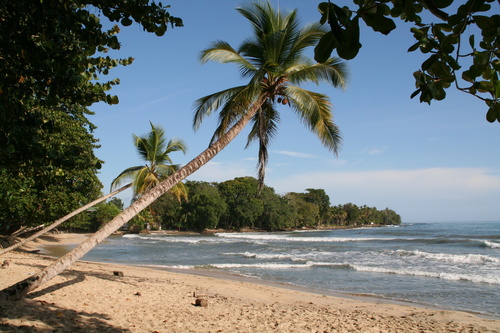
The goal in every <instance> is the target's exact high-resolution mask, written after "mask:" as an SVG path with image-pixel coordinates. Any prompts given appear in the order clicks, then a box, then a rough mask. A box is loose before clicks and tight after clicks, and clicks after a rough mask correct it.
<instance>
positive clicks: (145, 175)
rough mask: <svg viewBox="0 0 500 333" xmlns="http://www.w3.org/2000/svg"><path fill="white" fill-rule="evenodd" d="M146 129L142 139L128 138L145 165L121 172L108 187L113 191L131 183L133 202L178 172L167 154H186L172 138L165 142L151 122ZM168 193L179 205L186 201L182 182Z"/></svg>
mask: <svg viewBox="0 0 500 333" xmlns="http://www.w3.org/2000/svg"><path fill="white" fill-rule="evenodd" d="M150 125H151V132H149V133H148V134H147V135H146V136H142V137H139V136H137V135H135V134H133V135H132V137H133V141H134V146H135V147H136V148H137V151H138V153H139V155H140V156H141V158H142V159H143V160H145V161H146V162H148V164H145V165H138V166H134V167H130V168H127V169H125V170H124V171H122V173H120V174H119V175H118V177H116V178H115V179H114V180H113V182H112V183H111V189H114V188H116V187H118V186H119V185H121V184H123V183H124V182H129V181H132V184H133V191H134V199H137V198H138V197H140V196H141V195H142V194H143V193H145V192H146V191H148V190H149V189H151V188H153V187H155V186H156V185H158V184H159V183H160V182H161V181H162V180H165V179H166V178H167V177H168V176H170V175H172V174H173V173H174V172H175V171H177V170H178V169H179V168H180V166H179V165H177V164H173V163H172V159H171V158H170V153H173V152H176V151H182V152H183V153H185V152H186V145H185V144H184V142H183V141H182V140H181V139H177V138H173V139H170V140H169V141H167V138H166V135H165V130H164V129H163V128H161V127H159V126H155V125H153V124H152V123H151V122H150ZM170 192H171V193H172V194H173V195H174V196H175V197H176V198H177V200H179V201H181V200H182V199H186V200H187V191H186V188H185V187H184V184H183V183H182V182H179V183H178V184H177V185H176V186H174V187H173V188H172V189H171V190H170Z"/></svg>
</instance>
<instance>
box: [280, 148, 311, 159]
mask: <svg viewBox="0 0 500 333" xmlns="http://www.w3.org/2000/svg"><path fill="white" fill-rule="evenodd" d="M274 153H276V154H281V155H286V156H291V157H298V158H316V156H315V155H312V154H306V153H299V152H295V151H289V150H275V151H274Z"/></svg>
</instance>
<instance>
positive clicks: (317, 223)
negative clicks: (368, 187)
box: [153, 177, 401, 231]
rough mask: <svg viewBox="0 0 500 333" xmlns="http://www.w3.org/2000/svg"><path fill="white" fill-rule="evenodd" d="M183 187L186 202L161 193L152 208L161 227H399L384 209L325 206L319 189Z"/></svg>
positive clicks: (232, 183) (253, 184) (241, 181)
mask: <svg viewBox="0 0 500 333" xmlns="http://www.w3.org/2000/svg"><path fill="white" fill-rule="evenodd" d="M186 187H187V188H188V191H189V198H190V200H189V202H183V203H181V204H179V202H178V201H177V200H175V198H174V197H173V196H172V195H170V194H168V193H167V194H165V195H164V196H162V197H161V198H160V199H159V200H157V201H156V202H155V203H154V204H153V205H154V210H155V212H156V214H157V215H156V219H157V221H161V222H162V227H163V228H167V229H177V230H179V229H181V230H194V231H204V230H206V229H226V230H241V229H257V230H270V231H272V230H290V229H299V228H318V227H334V226H357V225H371V224H378V225H388V224H400V223H401V217H400V216H399V215H398V214H396V213H395V212H394V211H393V210H390V209H388V208H386V209H385V210H382V211H379V210H377V209H376V208H374V207H367V206H366V205H364V206H361V207H358V206H356V205H355V204H352V203H348V204H345V205H339V206H334V207H333V206H330V198H329V196H328V195H327V194H326V192H325V190H323V189H311V188H309V189H307V190H306V192H305V193H296V192H290V193H287V194H285V195H279V194H276V193H275V191H274V189H273V188H271V187H269V186H264V188H263V190H262V191H261V192H260V194H259V192H258V180H257V179H255V178H253V177H238V178H235V179H233V180H228V181H225V182H222V183H207V182H197V181H188V182H186ZM323 210H325V211H324V212H323V213H320V212H322V211H323Z"/></svg>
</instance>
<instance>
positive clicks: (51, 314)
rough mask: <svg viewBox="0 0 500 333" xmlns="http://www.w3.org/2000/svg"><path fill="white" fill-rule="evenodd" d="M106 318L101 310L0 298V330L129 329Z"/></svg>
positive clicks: (70, 330) (66, 330) (104, 330)
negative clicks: (81, 309) (97, 311)
mask: <svg viewBox="0 0 500 333" xmlns="http://www.w3.org/2000/svg"><path fill="white" fill-rule="evenodd" d="M108 319H110V318H109V317H108V316H106V315H104V314H101V313H95V312H87V311H75V310H70V309H65V308H61V307H58V306H56V305H55V304H52V303H47V302H44V301H33V300H29V299H28V300H22V301H3V300H2V301H0V331H2V332H109V333H114V332H116V333H118V332H129V330H127V329H124V328H121V327H116V326H113V325H111V324H109V323H108V322H107V320H108ZM27 322H28V323H29V324H26V323H27Z"/></svg>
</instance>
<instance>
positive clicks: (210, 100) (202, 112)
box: [193, 86, 246, 130]
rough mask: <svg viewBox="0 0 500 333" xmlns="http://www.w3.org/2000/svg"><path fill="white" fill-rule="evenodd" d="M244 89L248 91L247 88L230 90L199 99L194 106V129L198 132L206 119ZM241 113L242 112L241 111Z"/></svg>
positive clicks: (241, 87)
mask: <svg viewBox="0 0 500 333" xmlns="http://www.w3.org/2000/svg"><path fill="white" fill-rule="evenodd" d="M244 89H246V86H239V87H234V88H229V89H226V90H222V91H219V92H216V93H214V94H211V95H208V96H205V97H202V98H200V99H198V100H197V101H196V102H195V105H194V108H195V112H194V120H193V128H194V129H195V130H197V129H198V128H199V127H200V125H201V123H202V121H203V119H204V118H205V117H207V116H209V115H211V114H212V112H214V111H216V110H218V109H219V108H220V107H221V106H223V105H224V104H227V103H228V102H229V101H230V100H232V99H233V98H234V96H235V95H237V94H238V93H239V92H241V91H242V90H244ZM235 111H238V110H235ZM239 111H240V112H241V110H239Z"/></svg>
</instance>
